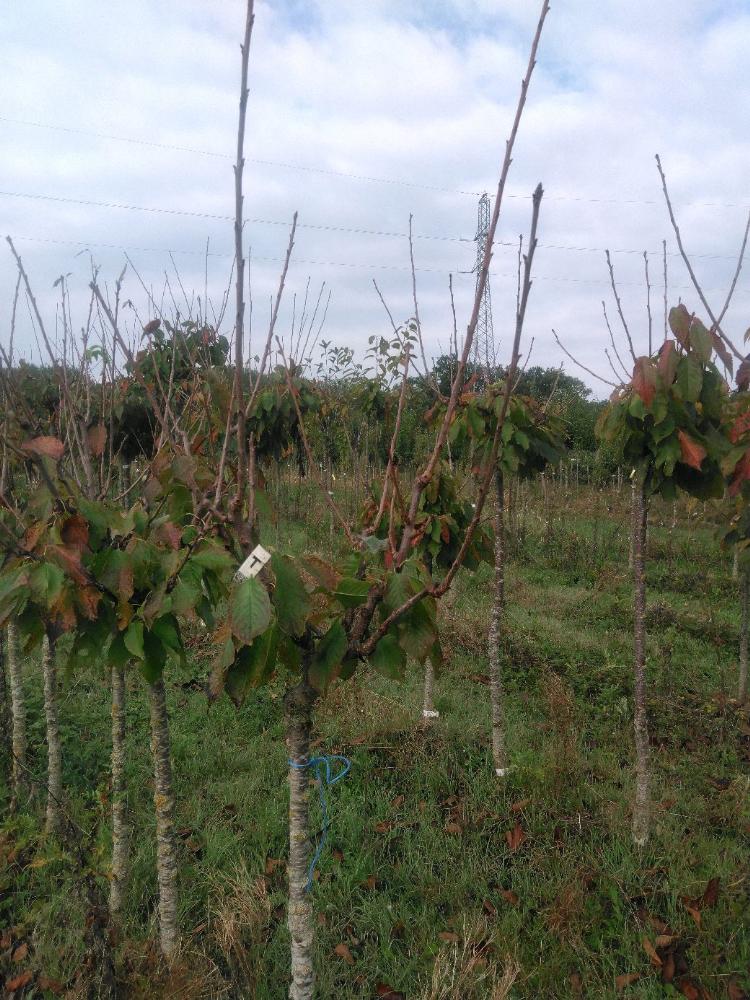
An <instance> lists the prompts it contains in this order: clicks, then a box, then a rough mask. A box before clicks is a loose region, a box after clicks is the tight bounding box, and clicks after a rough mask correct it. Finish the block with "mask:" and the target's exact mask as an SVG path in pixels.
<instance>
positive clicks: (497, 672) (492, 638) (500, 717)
mask: <svg viewBox="0 0 750 1000" xmlns="http://www.w3.org/2000/svg"><path fill="white" fill-rule="evenodd" d="M504 615H505V517H504V508H503V474H502V472H500V471H498V472H497V473H496V474H495V592H494V594H493V601H492V619H491V621H490V634H489V644H488V645H489V659H490V705H491V707H492V760H493V763H494V766H495V774H496V775H497V776H498V778H503V777H505V775H506V774H507V771H508V761H507V756H506V751H505V713H504V711H503V674H502V665H501V663H500V636H501V634H502V628H503V617H504Z"/></svg>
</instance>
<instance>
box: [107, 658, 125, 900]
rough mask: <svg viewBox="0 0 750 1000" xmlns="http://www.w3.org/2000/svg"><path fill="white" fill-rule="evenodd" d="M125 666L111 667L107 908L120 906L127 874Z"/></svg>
mask: <svg viewBox="0 0 750 1000" xmlns="http://www.w3.org/2000/svg"><path fill="white" fill-rule="evenodd" d="M125 732H126V715H125V669H124V667H122V665H114V666H113V667H112V878H111V882H110V889H109V912H110V914H111V916H112V917H115V916H117V914H118V913H119V912H120V910H121V908H122V899H123V894H124V891H125V885H126V882H127V874H128V822H127V819H128V805H127V793H126V789H125Z"/></svg>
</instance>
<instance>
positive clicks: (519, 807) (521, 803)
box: [510, 799, 531, 813]
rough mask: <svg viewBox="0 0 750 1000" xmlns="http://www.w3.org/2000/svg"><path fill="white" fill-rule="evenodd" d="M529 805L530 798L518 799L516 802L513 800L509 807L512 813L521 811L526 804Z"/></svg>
mask: <svg viewBox="0 0 750 1000" xmlns="http://www.w3.org/2000/svg"><path fill="white" fill-rule="evenodd" d="M528 805H531V799H519V800H518V802H514V803H513V805H512V806H511V807H510V811H511V812H512V813H520V812H523V811H524V809H525V808H526V806H528Z"/></svg>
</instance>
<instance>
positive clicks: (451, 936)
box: [438, 931, 461, 944]
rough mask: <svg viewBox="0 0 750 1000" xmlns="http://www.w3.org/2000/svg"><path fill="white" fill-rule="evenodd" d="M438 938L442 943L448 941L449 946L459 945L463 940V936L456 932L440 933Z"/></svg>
mask: <svg viewBox="0 0 750 1000" xmlns="http://www.w3.org/2000/svg"><path fill="white" fill-rule="evenodd" d="M438 937H439V938H440V940H441V941H447V942H448V943H449V944H458V942H459V941H460V940H461V936H460V935H459V934H456V932H455V931H440V932H439V934H438Z"/></svg>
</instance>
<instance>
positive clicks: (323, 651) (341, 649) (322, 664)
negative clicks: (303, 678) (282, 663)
mask: <svg viewBox="0 0 750 1000" xmlns="http://www.w3.org/2000/svg"><path fill="white" fill-rule="evenodd" d="M347 646H348V643H347V640H346V633H345V632H344V626H343V625H342V624H341V622H340V621H339V620H338V619H336V621H335V622H334V623H333V625H331V627H330V628H329V629H328V631H327V632H326V634H325V635H324V636H323V638H322V639H321V640H320V642H319V643H318V645H317V647H316V649H315V653H314V654H313V658H312V662H311V663H310V683H311V684H312V685H313V687H315V688H317V689H318V690H319V691H325V689H326V688H327V687H328V685H329V684H330V683H331V681H333V680H335V679H336V677H337V676H338V673H337V670H336V668H337V667H338V666H339V664H340V663H341V661H342V659H343V658H344V654H345V653H346V650H347Z"/></svg>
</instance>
